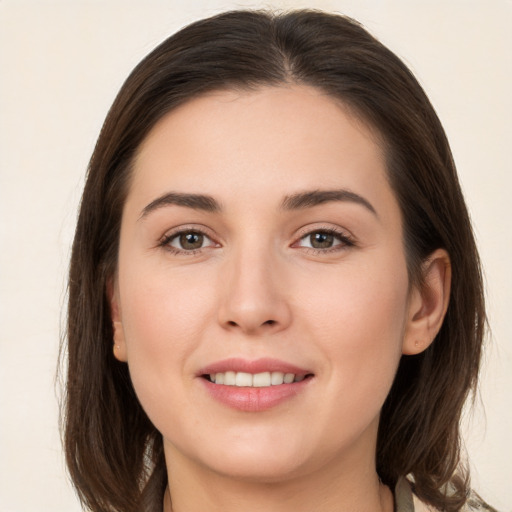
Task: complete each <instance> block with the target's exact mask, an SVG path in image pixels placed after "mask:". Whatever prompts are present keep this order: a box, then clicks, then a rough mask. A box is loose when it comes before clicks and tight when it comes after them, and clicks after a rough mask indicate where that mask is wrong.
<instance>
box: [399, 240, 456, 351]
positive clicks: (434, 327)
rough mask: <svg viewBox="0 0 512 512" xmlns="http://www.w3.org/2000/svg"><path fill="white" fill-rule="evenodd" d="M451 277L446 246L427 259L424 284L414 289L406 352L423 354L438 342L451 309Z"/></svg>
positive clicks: (423, 274)
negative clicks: (436, 339)
mask: <svg viewBox="0 0 512 512" xmlns="http://www.w3.org/2000/svg"><path fill="white" fill-rule="evenodd" d="M451 278H452V272H451V265H450V257H449V256H448V253H447V252H446V251H445V250H444V249H437V250H436V251H434V252H433V253H432V254H431V255H430V256H429V257H428V258H427V259H426V260H425V261H424V262H423V264H422V280H421V284H420V285H418V286H414V288H413V289H412V290H411V292H410V297H409V304H408V316H407V325H406V326H405V335H404V341H403V345H402V353H403V354H406V355H416V354H419V353H420V352H423V351H424V350H425V349H426V348H428V347H429V346H430V344H431V343H432V342H433V341H434V338H435V337H436V335H437V333H438V332H439V329H441V326H442V324H443V320H444V317H445V315H446V310H447V309H448V302H449V299H450V286H451Z"/></svg>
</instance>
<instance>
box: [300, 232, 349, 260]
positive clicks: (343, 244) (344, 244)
mask: <svg viewBox="0 0 512 512" xmlns="http://www.w3.org/2000/svg"><path fill="white" fill-rule="evenodd" d="M319 233H322V234H325V235H332V236H333V237H334V238H336V239H337V240H338V241H339V242H340V243H339V244H336V245H333V246H332V247H328V248H325V249H319V248H315V247H303V249H305V250H306V251H307V252H308V253H309V254H313V255H323V254H330V253H332V252H338V251H343V250H345V249H347V248H348V247H354V246H355V245H356V244H355V241H354V239H353V238H352V237H351V236H350V235H347V234H346V233H345V232H343V231H341V230H337V229H335V228H332V227H323V228H316V229H310V230H308V231H306V232H304V233H302V234H301V235H300V237H299V239H298V241H297V242H294V244H293V246H297V244H298V243H299V242H301V241H302V240H305V239H307V238H308V237H311V236H312V235H314V234H319Z"/></svg>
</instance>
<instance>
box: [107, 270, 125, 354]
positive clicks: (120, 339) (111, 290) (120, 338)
mask: <svg viewBox="0 0 512 512" xmlns="http://www.w3.org/2000/svg"><path fill="white" fill-rule="evenodd" d="M107 297H108V301H109V304H110V318H111V319H112V330H113V332H114V340H113V342H114V346H113V351H114V357H115V358H116V359H117V360H118V361H121V362H123V363H126V362H127V361H128V358H127V355H126V341H125V336H124V329H123V323H122V320H121V318H122V317H121V307H120V304H119V289H118V287H117V281H116V280H115V279H114V278H111V279H109V280H108V283H107Z"/></svg>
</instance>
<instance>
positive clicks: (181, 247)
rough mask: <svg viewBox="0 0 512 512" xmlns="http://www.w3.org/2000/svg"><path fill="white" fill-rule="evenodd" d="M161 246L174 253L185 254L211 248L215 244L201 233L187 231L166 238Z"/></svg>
mask: <svg viewBox="0 0 512 512" xmlns="http://www.w3.org/2000/svg"><path fill="white" fill-rule="evenodd" d="M161 245H162V246H164V247H166V248H168V249H170V250H171V251H174V252H176V253H186V252H194V251H197V250H199V249H204V248H205V247H212V246H215V245H216V244H215V242H213V241H212V239H211V238H209V237H208V236H206V235H205V234H204V233H202V232H201V231H195V230H187V231H180V232H178V233H173V234H171V235H169V236H166V237H165V238H164V239H163V240H162V243H161Z"/></svg>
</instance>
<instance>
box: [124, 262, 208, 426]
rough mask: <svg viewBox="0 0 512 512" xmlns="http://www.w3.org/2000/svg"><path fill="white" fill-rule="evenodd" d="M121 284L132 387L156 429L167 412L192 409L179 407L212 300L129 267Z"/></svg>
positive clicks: (179, 280) (166, 276)
mask: <svg viewBox="0 0 512 512" xmlns="http://www.w3.org/2000/svg"><path fill="white" fill-rule="evenodd" d="M119 282H120V296H121V304H122V321H123V329H124V334H125V340H126V348H127V357H128V366H129V370H130V375H131V378H132V382H133V386H134V388H135V391H136V393H137V396H138V397H139V400H140V402H141V404H142V406H143V407H144V409H145V410H146V412H147V414H148V416H149V417H150V418H151V419H152V420H154V422H155V423H157V424H158V423H159V421H158V419H157V418H159V417H160V416H161V415H162V414H164V413H165V410H167V409H169V410H172V409H173V408H174V407H177V406H181V407H184V406H186V407H188V406H189V404H186V403H183V404H181V403H180V402H181V401H182V396H183V394H182V393H180V390H181V389H182V388H183V386H187V385H188V384H189V383H190V382H191V380H192V378H191V369H190V367H189V365H190V355H191V354H193V353H194V351H195V350H196V349H197V347H198V346H199V345H200V342H201V339H202V336H203V333H204V331H205V329H206V322H207V318H208V317H209V316H211V315H209V313H208V311H209V310H211V305H212V294H211V293H209V292H208V290H205V289H203V290H201V291H198V286H197V283H196V282H195V281H194V283H193V284H192V283H190V279H187V277H186V276H184V275H183V276H180V274H179V273H176V272H174V273H172V272H168V271H159V270H158V268H157V269H155V268H152V269H149V270H148V271H145V269H144V268H143V267H139V268H137V269H133V268H130V267H126V268H124V269H123V272H122V273H120V276H119ZM170 390H173V391H174V392H170ZM162 397H165V401H164V402H163V403H162Z"/></svg>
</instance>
